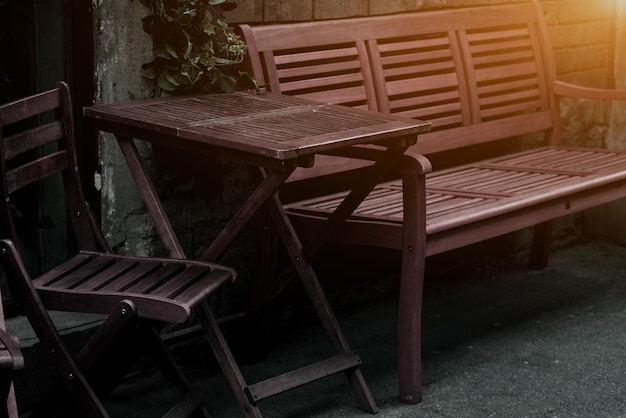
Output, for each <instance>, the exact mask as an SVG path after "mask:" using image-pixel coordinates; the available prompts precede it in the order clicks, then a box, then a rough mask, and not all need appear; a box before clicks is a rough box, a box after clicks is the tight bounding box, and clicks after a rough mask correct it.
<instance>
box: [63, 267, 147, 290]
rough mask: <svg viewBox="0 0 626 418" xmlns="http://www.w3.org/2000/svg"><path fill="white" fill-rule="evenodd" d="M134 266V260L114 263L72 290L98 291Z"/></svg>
mask: <svg viewBox="0 0 626 418" xmlns="http://www.w3.org/2000/svg"><path fill="white" fill-rule="evenodd" d="M136 266H137V261H134V260H119V261H116V262H115V263H114V264H113V265H111V266H110V267H108V268H107V269H106V270H104V271H102V272H101V273H99V274H96V275H94V276H92V277H90V278H89V279H88V280H85V281H83V282H82V283H80V284H79V285H77V286H75V287H74V290H77V291H80V290H86V291H98V290H100V289H102V288H103V287H104V286H106V285H107V284H109V283H111V282H112V281H113V280H116V279H117V278H119V277H120V276H121V275H123V274H125V273H127V272H128V271H130V270H131V269H133V268H134V267H136Z"/></svg>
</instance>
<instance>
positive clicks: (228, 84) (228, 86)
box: [217, 77, 237, 93]
mask: <svg viewBox="0 0 626 418" xmlns="http://www.w3.org/2000/svg"><path fill="white" fill-rule="evenodd" d="M217 83H218V85H219V88H220V90H221V91H223V92H224V93H234V92H235V90H237V81H236V80H235V79H234V78H232V77H220V78H219V79H218V80H217Z"/></svg>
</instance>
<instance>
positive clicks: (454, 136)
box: [241, 0, 560, 154]
mask: <svg viewBox="0 0 626 418" xmlns="http://www.w3.org/2000/svg"><path fill="white" fill-rule="evenodd" d="M241 31H242V33H243V36H244V39H245V41H246V42H247V44H248V45H249V62H250V68H251V71H252V74H253V76H254V77H255V78H256V79H257V82H258V83H259V84H260V85H264V86H265V87H266V88H267V89H268V90H270V91H275V92H282V93H285V94H290V95H299V96H303V97H309V98H312V99H314V100H320V101H324V102H328V103H336V104H345V105H350V106H358V107H362V108H368V109H370V110H375V111H380V112H385V113H392V114H396V115H399V116H403V117H410V118H418V119H423V120H427V121H430V122H432V124H433V125H432V132H431V133H429V134H424V135H421V136H420V139H419V140H418V143H417V145H415V147H414V150H415V151H416V152H419V153H422V154H431V153H435V152H440V151H448V150H455V149H459V148H462V147H466V146H469V145H475V144H480V143H485V142H490V141H497V140H501V139H504V138H511V137H517V136H520V135H524V134H528V133H533V132H538V131H544V132H547V133H548V135H549V137H550V141H557V140H558V137H559V135H558V134H559V133H560V128H559V126H558V123H559V122H558V120H559V118H558V113H557V112H556V111H555V108H556V104H555V102H554V100H555V99H554V97H553V95H552V94H551V87H550V85H551V83H552V82H553V80H554V77H555V69H554V63H553V57H552V50H551V46H550V44H549V42H548V39H547V29H546V26H545V21H544V19H543V15H542V11H541V8H540V6H539V3H538V1H537V0H532V1H529V2H524V3H514V4H501V5H489V6H478V7H467V8H459V9H447V10H434V11H425V12H411V13H403V14H397V15H388V16H375V17H366V18H353V19H340V20H334V21H318V22H305V23H293V24H275V25H265V26H248V25H242V26H241ZM553 133H556V135H553Z"/></svg>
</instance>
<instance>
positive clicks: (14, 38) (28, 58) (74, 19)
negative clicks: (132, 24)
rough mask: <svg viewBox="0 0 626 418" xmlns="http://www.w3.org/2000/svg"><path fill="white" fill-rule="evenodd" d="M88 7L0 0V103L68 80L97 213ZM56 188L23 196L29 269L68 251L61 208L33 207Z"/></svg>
mask: <svg viewBox="0 0 626 418" xmlns="http://www.w3.org/2000/svg"><path fill="white" fill-rule="evenodd" d="M91 7H92V2H91V1H85V0H0V103H6V102H8V101H11V100H13V99H16V98H19V97H23V96H27V95H31V94H35V93H37V92H40V91H44V90H48V89H50V88H52V87H54V85H55V83H56V82H57V81H59V80H64V81H66V82H68V83H69V85H70V88H71V89H72V96H73V98H74V108H75V109H74V110H75V115H76V118H75V123H76V126H75V130H76V133H77V135H78V136H77V137H78V138H79V141H78V144H77V150H78V153H79V161H80V163H81V173H82V175H83V183H84V186H85V192H86V193H87V199H88V200H89V202H90V204H91V206H92V207H93V208H94V209H95V210H96V212H98V210H97V209H99V196H98V193H97V191H96V190H95V189H94V187H93V174H94V172H95V171H96V170H97V141H96V135H95V131H94V130H93V129H91V128H90V127H89V126H87V125H86V124H85V123H84V121H83V118H82V108H83V107H84V106H87V105H90V104H92V101H93V91H94V90H93V85H94V84H93V73H94V71H93V69H94V64H93V63H94V54H93V18H92V9H91ZM57 187H60V185H52V186H51V187H49V188H46V189H45V190H37V191H32V192H29V196H28V197H27V199H25V201H26V202H28V203H26V205H28V208H27V212H29V213H34V214H36V216H35V219H32V220H30V222H26V223H25V225H24V228H25V231H24V233H25V235H27V236H30V237H36V239H32V241H33V242H37V243H38V244H37V245H36V246H35V248H33V249H32V250H33V251H32V260H27V264H28V267H29V269H30V270H31V271H32V272H34V273H36V272H38V271H41V270H43V269H48V268H51V267H53V266H54V265H56V264H57V263H58V262H59V261H61V260H63V259H65V258H66V257H67V254H68V251H69V250H70V248H69V247H70V245H71V244H70V243H69V242H70V241H68V240H67V239H66V238H60V237H64V236H66V232H67V231H66V230H65V229H66V226H65V225H66V222H65V219H64V218H65V216H66V214H65V208H64V207H63V206H59V207H58V208H57V209H55V211H56V212H58V213H42V212H41V211H39V210H38V209H37V208H38V207H39V206H41V203H42V202H46V201H50V200H52V201H54V200H60V199H57V196H58V193H60V192H61V191H60V190H59V189H57ZM45 206H48V205H45ZM50 220H53V221H54V222H51V221H50ZM56 220H58V221H56ZM53 226H54V227H53ZM59 229H61V230H62V231H59ZM1 285H2V286H1V287H2V291H3V298H4V299H5V300H6V302H9V304H10V302H11V301H10V293H9V289H8V288H7V286H6V283H4V282H2V283H1Z"/></svg>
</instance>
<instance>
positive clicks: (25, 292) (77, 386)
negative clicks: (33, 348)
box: [0, 240, 108, 418]
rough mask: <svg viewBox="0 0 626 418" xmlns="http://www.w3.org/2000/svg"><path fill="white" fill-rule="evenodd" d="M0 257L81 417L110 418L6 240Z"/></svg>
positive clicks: (1, 246)
mask: <svg viewBox="0 0 626 418" xmlns="http://www.w3.org/2000/svg"><path fill="white" fill-rule="evenodd" d="M0 256H1V257H2V265H3V267H4V269H5V272H6V274H7V275H10V276H11V277H13V278H14V280H13V281H12V284H13V286H14V292H15V294H16V295H20V297H19V302H20V303H21V305H22V308H23V309H24V311H25V313H26V316H27V317H28V320H29V322H30V324H31V326H32V328H33V330H34V331H35V333H36V334H37V337H39V340H40V342H41V344H42V346H43V347H44V349H45V350H46V351H47V352H48V353H49V354H50V356H51V360H52V363H53V364H54V366H55V368H56V369H57V371H58V372H59V374H60V376H61V379H62V380H63V382H64V383H65V385H66V387H67V388H68V390H69V391H70V394H71V395H72V398H73V399H74V400H75V401H76V403H77V404H78V408H79V409H80V411H81V412H82V414H83V415H84V416H88V417H90V418H105V417H108V414H107V413H106V411H105V410H104V407H103V406H102V403H101V402H100V400H99V399H98V397H97V396H96V394H95V393H94V391H93V389H92V388H91V386H90V385H89V383H88V382H87V379H86V377H85V376H84V374H83V373H82V371H81V370H80V368H79V367H78V365H77V364H76V362H75V360H74V358H73V357H72V354H71V353H70V352H69V350H68V349H67V347H66V346H65V344H64V343H63V341H62V339H61V336H60V335H59V332H58V331H57V329H56V327H55V325H54V323H53V322H52V319H51V318H50V316H49V315H48V312H47V310H46V307H45V306H44V304H43V302H42V301H41V299H40V298H39V295H38V294H37V290H36V289H35V288H34V286H33V284H32V282H31V281H30V277H29V275H28V273H27V271H26V268H25V267H24V264H23V263H22V261H21V258H20V256H19V253H18V252H17V249H16V248H15V246H14V244H13V243H11V242H10V241H7V240H2V241H0Z"/></svg>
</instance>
